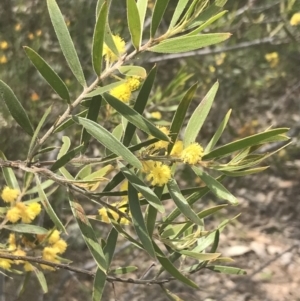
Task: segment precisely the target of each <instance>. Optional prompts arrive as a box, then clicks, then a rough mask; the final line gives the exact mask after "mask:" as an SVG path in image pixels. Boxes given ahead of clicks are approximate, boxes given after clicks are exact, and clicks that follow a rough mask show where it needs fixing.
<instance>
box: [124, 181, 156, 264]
mask: <svg viewBox="0 0 300 301" xmlns="http://www.w3.org/2000/svg"><path fill="white" fill-rule="evenodd" d="M128 202H129V208H130V212H131V215H132V221H133V226H134V229H135V232H136V234H137V236H138V237H139V239H140V241H141V243H142V244H143V246H144V248H145V250H146V251H147V252H148V254H149V255H150V256H151V257H152V258H156V255H155V251H154V248H153V245H152V240H151V238H150V236H149V233H148V231H147V228H146V225H145V221H144V218H143V213H142V210H141V207H140V204H139V197H138V193H137V191H136V190H135V188H134V187H133V186H132V185H131V183H130V182H128Z"/></svg>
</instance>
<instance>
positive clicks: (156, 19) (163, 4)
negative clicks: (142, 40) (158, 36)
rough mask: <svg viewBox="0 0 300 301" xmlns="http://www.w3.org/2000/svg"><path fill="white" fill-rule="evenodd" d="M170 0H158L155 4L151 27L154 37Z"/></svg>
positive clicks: (151, 34)
mask: <svg viewBox="0 0 300 301" xmlns="http://www.w3.org/2000/svg"><path fill="white" fill-rule="evenodd" d="M169 1H170V0H156V2H155V6H154V9H153V14H152V20H151V27H150V36H151V38H154V36H155V33H156V30H157V28H158V26H159V24H160V22H161V20H162V17H163V15H164V12H165V10H166V8H167V6H168V4H169Z"/></svg>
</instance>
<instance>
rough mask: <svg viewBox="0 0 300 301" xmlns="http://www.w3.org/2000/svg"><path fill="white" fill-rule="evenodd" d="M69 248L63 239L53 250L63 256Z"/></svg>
mask: <svg viewBox="0 0 300 301" xmlns="http://www.w3.org/2000/svg"><path fill="white" fill-rule="evenodd" d="M67 246H68V245H67V243H66V242H65V241H64V240H63V239H60V240H58V241H57V242H56V243H55V244H54V245H53V248H55V249H57V250H58V252H57V253H58V254H62V253H64V252H65V251H66V249H67Z"/></svg>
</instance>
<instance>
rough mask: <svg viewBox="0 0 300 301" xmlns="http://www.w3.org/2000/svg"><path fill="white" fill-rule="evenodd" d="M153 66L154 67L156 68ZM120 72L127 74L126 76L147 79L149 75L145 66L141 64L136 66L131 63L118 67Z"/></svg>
mask: <svg viewBox="0 0 300 301" xmlns="http://www.w3.org/2000/svg"><path fill="white" fill-rule="evenodd" d="M154 68H155V67H153V68H152V69H154ZM118 70H119V72H120V73H122V74H124V75H126V76H139V77H141V78H142V79H145V78H146V76H147V72H146V70H145V68H143V67H140V66H134V65H129V66H121V67H119V68H118Z"/></svg>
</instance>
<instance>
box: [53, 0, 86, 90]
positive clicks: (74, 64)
mask: <svg viewBox="0 0 300 301" xmlns="http://www.w3.org/2000/svg"><path fill="white" fill-rule="evenodd" d="M47 6H48V11H49V14H50V19H51V22H52V25H53V27H54V31H55V33H56V36H57V39H58V41H59V44H60V47H61V50H62V52H63V54H64V56H65V58H66V61H67V62H68V65H69V67H70V69H71V70H72V72H73V74H74V75H75V77H76V78H77V80H78V82H79V83H80V84H81V85H82V86H83V87H86V82H85V78H84V74H83V71H82V68H81V65H80V62H79V59H78V56H77V53H76V50H75V47H74V44H73V42H72V39H71V36H70V33H69V30H68V27H67V25H66V22H65V20H64V17H63V15H62V13H61V11H60V9H59V7H58V5H57V3H56V1H55V0H47Z"/></svg>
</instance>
